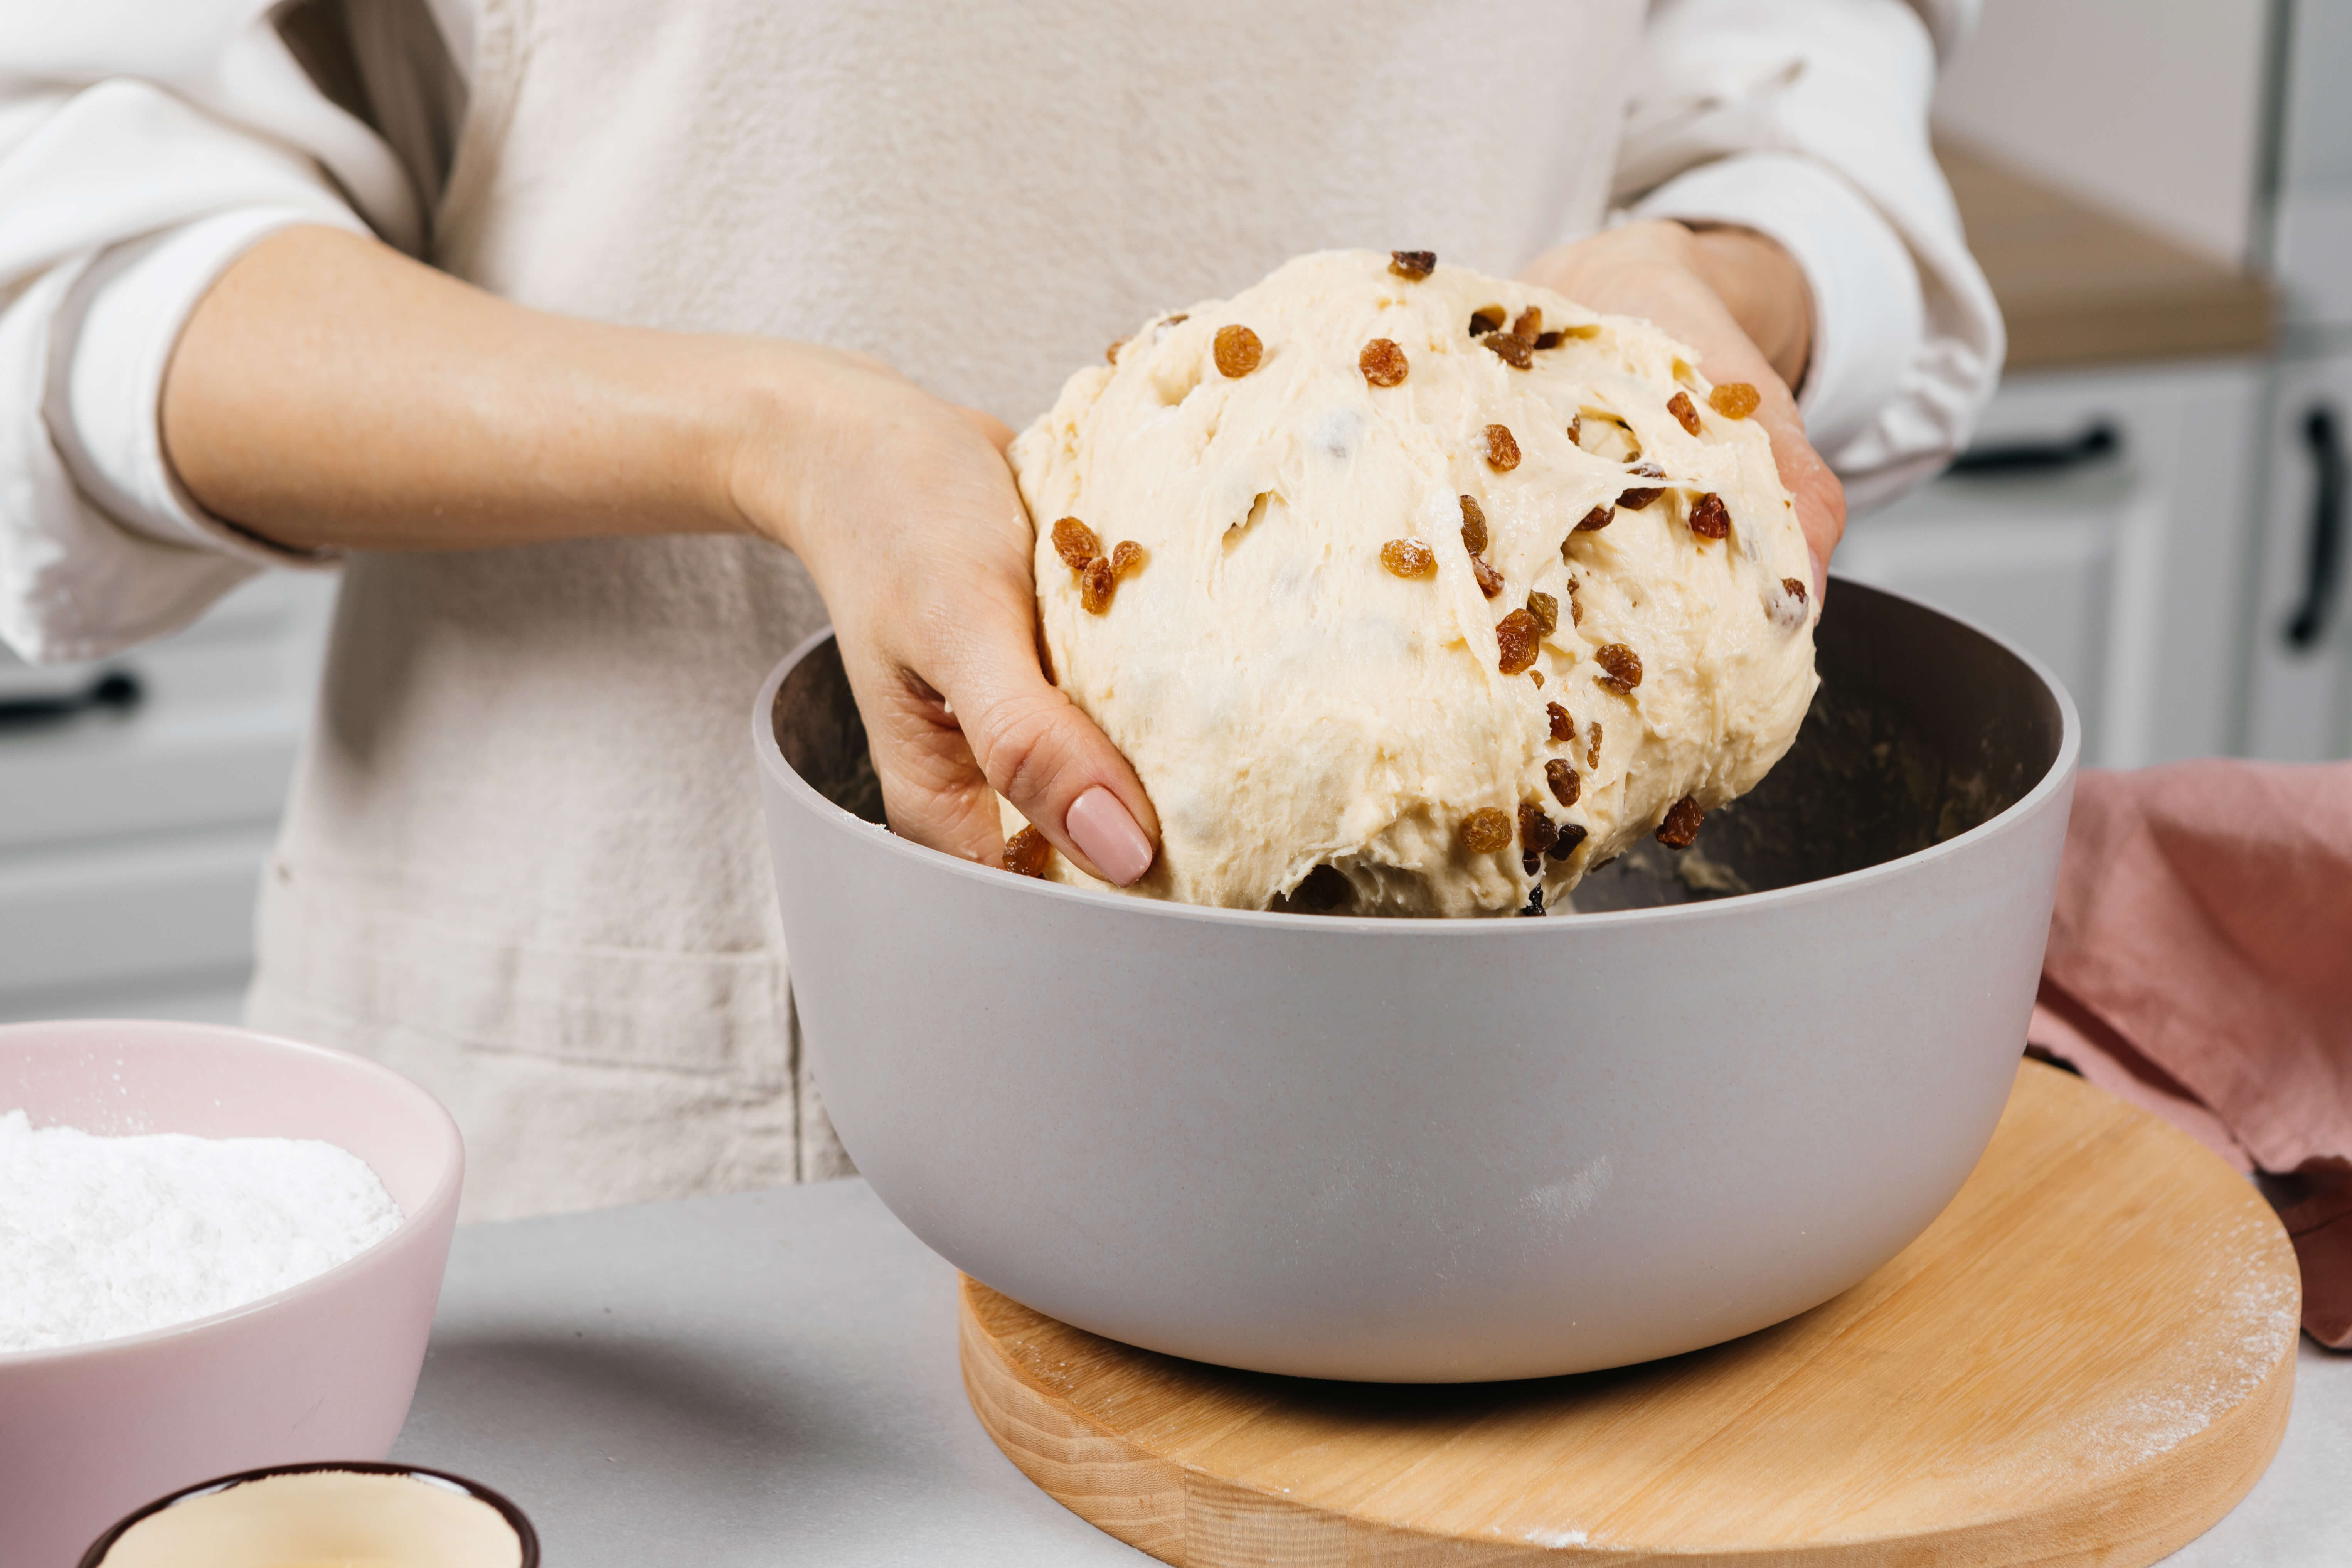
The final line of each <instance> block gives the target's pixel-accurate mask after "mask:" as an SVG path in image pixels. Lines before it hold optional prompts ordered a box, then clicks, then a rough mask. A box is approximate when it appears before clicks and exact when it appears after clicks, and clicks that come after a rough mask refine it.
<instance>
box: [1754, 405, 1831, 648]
mask: <svg viewBox="0 0 2352 1568" xmlns="http://www.w3.org/2000/svg"><path fill="white" fill-rule="evenodd" d="M1774 391H1776V392H1778V393H1779V394H1780V395H1779V396H1778V397H1777V398H1773V399H1769V401H1768V403H1767V405H1766V406H1764V407H1761V408H1759V409H1758V410H1757V418H1758V420H1759V423H1761V424H1762V425H1763V426H1764V429H1765V433H1766V434H1767V435H1769V437H1771V438H1772V464H1773V467H1774V468H1778V469H1779V470H1780V484H1781V488H1783V489H1786V490H1787V491H1788V492H1789V499H1790V500H1792V501H1794V502H1795V503H1796V509H1797V526H1798V527H1799V528H1800V529H1801V530H1802V531H1804V535H1805V549H1806V552H1807V553H1808V554H1809V555H1811V558H1812V566H1813V603H1814V604H1815V605H1820V604H1821V603H1822V596H1823V595H1826V594H1827V593H1828V591H1829V561H1830V556H1831V554H1832V552H1834V551H1835V550H1836V549H1837V546H1838V541H1839V540H1841V539H1843V537H1844V536H1845V487H1844V486H1843V484H1841V483H1839V482H1838V477H1837V475H1836V474H1834V473H1832V471H1831V469H1830V466H1829V464H1827V463H1825V462H1823V461H1822V455H1821V454H1820V453H1819V452H1816V451H1814V450H1813V447H1812V443H1811V441H1808V440H1807V439H1806V438H1805V421H1804V416H1802V415H1801V414H1799V413H1798V412H1797V405H1796V400H1795V399H1794V398H1791V397H1790V396H1789V395H1788V393H1787V392H1786V391H1785V390H1783V389H1781V388H1779V387H1778V386H1776V387H1775V388H1774Z"/></svg>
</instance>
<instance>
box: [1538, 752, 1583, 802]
mask: <svg viewBox="0 0 2352 1568" xmlns="http://www.w3.org/2000/svg"><path fill="white" fill-rule="evenodd" d="M1544 783H1546V784H1549V785H1551V794H1552V798H1553V799H1554V800H1557V801H1559V804H1560V805H1575V804H1576V797H1577V796H1578V795H1582V794H1583V793H1584V775H1583V774H1581V773H1578V772H1577V771H1576V769H1575V768H1573V767H1572V766H1570V764H1569V762H1568V759H1567V758H1565V757H1554V758H1553V759H1552V760H1551V761H1549V762H1548V763H1545V764H1544Z"/></svg>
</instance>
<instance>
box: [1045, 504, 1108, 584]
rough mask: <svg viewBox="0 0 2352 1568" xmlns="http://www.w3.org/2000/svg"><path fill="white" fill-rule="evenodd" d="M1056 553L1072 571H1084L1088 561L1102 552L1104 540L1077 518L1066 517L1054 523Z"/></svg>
mask: <svg viewBox="0 0 2352 1568" xmlns="http://www.w3.org/2000/svg"><path fill="white" fill-rule="evenodd" d="M1054 553H1055V554H1056V555H1058V556H1060V557H1061V558H1062V564H1063V565H1065V566H1067V567H1068V568H1069V569H1070V570H1071V571H1073V572H1083V571H1085V570H1086V569H1087V562H1089V561H1092V560H1093V559H1094V558H1095V557H1096V556H1097V555H1100V554H1101V553H1102V541H1101V540H1099V539H1097V538H1096V537H1095V531H1094V530H1093V529H1091V528H1088V527H1087V525H1086V524H1085V523H1083V522H1080V521H1078V520H1077V519H1076V518H1075V517H1066V518H1064V519H1062V521H1059V522H1057V523H1055V525H1054Z"/></svg>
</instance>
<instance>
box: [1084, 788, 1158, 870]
mask: <svg viewBox="0 0 2352 1568" xmlns="http://www.w3.org/2000/svg"><path fill="white" fill-rule="evenodd" d="M1062 830H1063V831H1064V832H1066V833H1067V834H1068V835H1069V836H1070V842H1072V843H1073V844H1076V846H1077V847H1079V848H1080V849H1083V850H1084V851H1086V856H1087V859H1089V860H1091V861H1093V862H1094V863H1095V864H1096V865H1097V866H1098V867H1100V868H1102V874H1103V875H1104V876H1106V877H1108V878H1109V879H1111V880H1112V881H1114V882H1117V883H1118V885H1119V886H1120V887H1122V888H1124V887H1126V886H1127V885H1128V884H1129V882H1132V881H1134V880H1135V879H1137V878H1138V877H1140V876H1142V875H1143V874H1144V873H1145V872H1146V871H1149V870H1150V869H1151V840H1150V839H1149V838H1146V837H1144V836H1143V829H1141V828H1140V827H1138V826H1136V825H1135V818H1133V817H1131V816H1128V814H1127V807H1125V806H1123V805H1120V804H1119V803H1118V796H1117V795H1113V794H1111V793H1110V791H1108V790H1107V789H1105V788H1103V786H1102V785H1100V784H1097V785H1095V787H1094V788H1092V789H1090V790H1088V791H1087V793H1086V794H1084V795H1080V796H1078V798H1077V799H1076V801H1074V802H1072V803H1071V805H1070V814H1069V816H1066V817H1064V818H1063V819H1062Z"/></svg>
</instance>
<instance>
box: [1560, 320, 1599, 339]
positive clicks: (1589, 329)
mask: <svg viewBox="0 0 2352 1568" xmlns="http://www.w3.org/2000/svg"><path fill="white" fill-rule="evenodd" d="M1559 335H1560V336H1561V337H1563V338H1597V337H1599V336H1600V335H1601V323H1600V322H1598V321H1586V322H1584V323H1583V324H1582V325H1580V326H1574V327H1562V328H1561V329H1560V330H1559Z"/></svg>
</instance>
